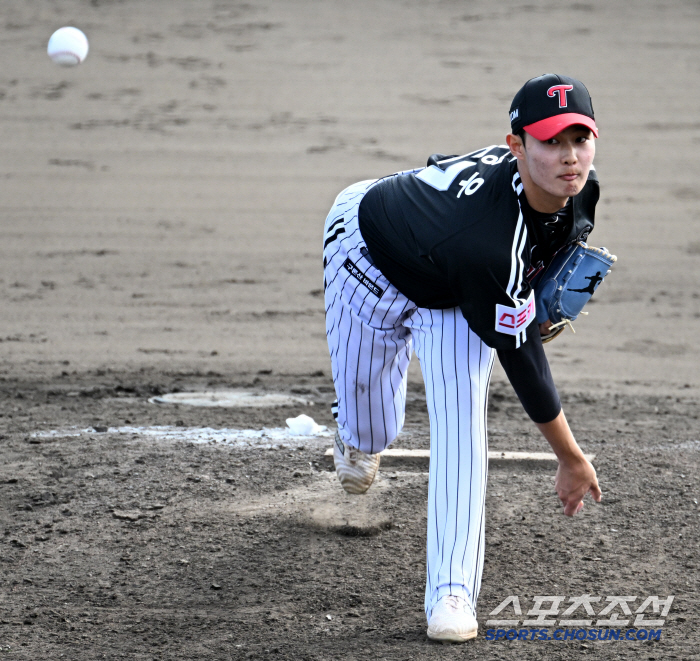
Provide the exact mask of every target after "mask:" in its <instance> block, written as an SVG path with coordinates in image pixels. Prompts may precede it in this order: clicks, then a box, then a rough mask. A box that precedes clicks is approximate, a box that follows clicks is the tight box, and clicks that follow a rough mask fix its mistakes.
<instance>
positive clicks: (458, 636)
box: [428, 594, 479, 643]
mask: <svg viewBox="0 0 700 661" xmlns="http://www.w3.org/2000/svg"><path fill="white" fill-rule="evenodd" d="M478 629H479V624H478V623H477V621H476V618H475V617H474V616H473V615H472V612H471V609H470V608H469V604H467V602H466V600H465V599H462V597H457V596H455V595H451V594H450V595H447V596H445V597H442V599H440V601H438V602H437V604H435V607H434V608H433V612H432V613H431V614H430V620H429V621H428V638H430V640H437V641H438V642H441V643H463V642H464V641H466V640H469V639H470V638H476V632H477V630H478Z"/></svg>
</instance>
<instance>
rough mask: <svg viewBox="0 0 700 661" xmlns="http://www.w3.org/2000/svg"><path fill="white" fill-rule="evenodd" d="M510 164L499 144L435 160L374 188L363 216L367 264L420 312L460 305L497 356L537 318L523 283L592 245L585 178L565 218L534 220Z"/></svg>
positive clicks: (590, 190) (594, 187)
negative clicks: (581, 245) (572, 248)
mask: <svg viewBox="0 0 700 661" xmlns="http://www.w3.org/2000/svg"><path fill="white" fill-rule="evenodd" d="M515 161H516V159H515V158H513V157H511V154H510V151H509V149H508V147H507V146H505V145H500V146H498V145H493V146H491V147H487V148H486V149H481V150H479V151H475V152H472V153H470V154H466V155H464V156H455V157H452V158H443V159H442V160H439V155H436V156H434V157H431V159H430V160H429V161H428V166H427V167H425V168H421V169H418V170H412V171H409V172H403V173H397V174H395V175H391V176H389V177H386V178H384V179H381V180H379V181H378V182H377V184H376V185H374V187H373V188H371V189H370V190H369V191H368V192H367V194H366V195H365V197H364V199H363V201H362V203H361V205H360V212H359V222H360V231H361V232H362V236H363V238H364V240H365V242H366V244H367V247H368V249H369V253H370V255H371V256H372V258H373V259H374V261H375V262H376V265H377V267H378V268H379V269H380V270H381V271H382V273H383V274H384V275H385V276H386V277H387V278H388V280H389V281H390V282H391V283H392V284H393V285H394V286H395V287H396V288H397V289H398V290H399V291H400V292H401V293H402V294H404V295H405V296H406V297H407V298H409V299H410V300H412V301H413V302H414V303H416V305H418V306H419V307H424V308H451V307H457V306H459V307H460V308H461V310H462V313H463V314H464V317H465V318H466V320H467V322H468V323H469V326H470V327H471V328H472V329H473V330H474V332H476V333H477V335H479V337H480V338H481V339H482V340H483V341H484V342H485V343H486V344H487V345H488V346H490V347H493V348H495V349H500V350H507V349H517V348H518V347H520V346H521V345H522V344H523V343H524V342H525V341H526V340H527V337H528V333H527V332H526V331H527V329H528V327H529V326H530V325H531V323H532V322H533V321H534V319H535V315H534V294H533V292H532V289H531V287H530V284H529V278H531V277H532V276H534V275H535V274H536V272H537V271H538V270H539V269H540V268H541V267H542V266H544V265H545V262H546V261H547V260H549V259H551V255H552V254H553V253H554V252H555V251H556V250H557V249H558V248H561V247H562V246H563V245H566V244H568V243H571V242H572V241H575V240H582V239H585V238H586V237H587V236H588V234H589V232H590V231H591V230H592V228H593V223H594V215H595V204H596V202H597V201H598V196H599V191H598V180H597V177H596V175H595V172H594V171H593V170H591V172H590V174H589V176H588V181H587V182H586V184H585V186H584V188H583V190H582V191H581V192H580V193H579V194H578V195H577V196H576V197H574V198H572V200H571V204H570V205H569V206H568V207H567V208H566V209H564V210H562V212H561V214H554V215H548V216H546V217H545V218H542V217H539V218H538V217H537V214H533V213H532V211H531V210H530V207H529V206H528V205H527V200H526V198H525V194H524V192H523V185H522V182H521V181H520V175H519V174H518V170H517V164H516V162H515ZM540 216H543V214H540ZM547 223H550V226H547ZM533 261H534V263H533Z"/></svg>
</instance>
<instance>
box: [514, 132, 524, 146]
mask: <svg viewBox="0 0 700 661" xmlns="http://www.w3.org/2000/svg"><path fill="white" fill-rule="evenodd" d="M525 133H526V131H525V129H518V130H517V131H516V132H515V135H517V136H518V137H519V138H520V139H521V140H522V141H523V147H524V146H525Z"/></svg>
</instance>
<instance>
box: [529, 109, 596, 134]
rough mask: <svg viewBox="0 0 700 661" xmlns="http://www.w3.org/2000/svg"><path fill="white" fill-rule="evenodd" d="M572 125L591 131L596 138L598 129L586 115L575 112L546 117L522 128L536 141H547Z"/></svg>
mask: <svg viewBox="0 0 700 661" xmlns="http://www.w3.org/2000/svg"><path fill="white" fill-rule="evenodd" d="M574 124H581V125H583V126H585V127H586V128H589V129H590V130H591V131H593V135H594V136H595V137H596V138H597V137H598V127H597V126H596V125H595V121H594V120H593V119H591V118H590V117H586V115H579V114H578V113H575V112H567V113H564V114H562V115H554V116H553V117H547V119H542V120H540V121H539V122H535V123H534V124H530V125H528V126H524V127H523V128H524V129H525V131H527V132H528V133H529V134H530V135H531V136H532V137H533V138H537V139H538V140H549V139H550V138H553V137H554V136H555V135H556V134H557V133H561V131H563V130H564V129H566V128H568V127H569V126H573V125H574Z"/></svg>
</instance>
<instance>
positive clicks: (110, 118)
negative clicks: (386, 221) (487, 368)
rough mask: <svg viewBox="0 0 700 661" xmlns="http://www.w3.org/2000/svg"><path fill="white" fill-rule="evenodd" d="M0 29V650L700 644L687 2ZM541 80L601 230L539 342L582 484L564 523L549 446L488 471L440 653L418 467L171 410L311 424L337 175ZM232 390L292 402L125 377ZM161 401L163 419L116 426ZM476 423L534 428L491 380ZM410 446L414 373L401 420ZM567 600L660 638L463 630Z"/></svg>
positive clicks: (69, 655)
mask: <svg viewBox="0 0 700 661" xmlns="http://www.w3.org/2000/svg"><path fill="white" fill-rule="evenodd" d="M61 25H75V26H76V27H79V28H81V29H82V30H83V31H84V32H85V33H86V34H87V36H88V38H89V39H90V44H91V50H90V54H89V56H88V59H87V61H86V62H85V63H84V64H83V65H81V66H80V67H77V68H74V69H60V68H57V67H56V66H55V65H53V64H52V63H51V62H50V60H49V59H48V57H47V56H46V53H45V48H46V41H47V40H48V37H49V36H50V34H51V33H52V32H53V31H54V30H55V29H56V28H58V27H60V26H61ZM0 26H2V27H0V52H1V53H2V54H3V56H4V57H3V61H4V62H5V66H4V67H3V71H2V73H1V74H0V131H1V135H2V142H3V153H4V159H3V161H2V165H1V166H0V182H2V199H1V201H0V207H1V209H2V221H1V222H2V227H3V242H2V245H1V246H0V251H1V256H2V266H1V267H0V297H1V298H2V302H3V308H4V315H3V329H2V331H1V332H0V364H1V365H2V370H3V376H2V381H0V435H1V436H0V656H2V655H3V654H5V655H7V657H8V658H17V659H31V660H37V659H49V660H53V659H59V658H65V659H76V660H82V659H85V660H88V659H99V658H106V659H112V658H114V659H118V658H134V659H160V658H163V659H245V658H268V657H269V658H279V659H336V658H338V659H340V658H348V659H354V658H357V659H370V658H372V659H373V658H386V659H407V658H418V659H429V658H448V657H452V656H455V655H459V656H463V657H464V658H494V659H499V658H500V659H509V660H511V659H512V660H515V659H522V658H528V659H529V658H532V659H571V658H577V657H578V656H581V655H590V656H594V657H595V658H604V659H608V658H609V659H618V658H622V659H627V658H629V659H633V658H634V659H637V658H642V659H658V660H660V659H670V658H678V659H695V658H700V653H699V652H698V645H699V644H700V636H699V635H698V628H699V625H698V597H699V595H698V584H699V583H698V551H697V549H698V524H699V512H700V510H699V509H698V498H699V497H700V493H699V492H700V489H699V488H698V479H697V475H698V467H699V463H700V462H699V456H698V452H699V451H700V440H699V437H698V419H697V416H698V396H699V382H698V378H697V370H698V348H697V341H696V338H697V336H698V326H699V320H700V264H699V260H700V236H699V233H698V229H697V218H698V211H697V206H698V200H699V199H700V193H698V190H697V183H696V182H697V178H698V160H697V148H698V145H699V144H700V122H699V121H698V112H697V108H698V107H699V106H700V103H699V101H700V99H699V96H700V84H699V83H700V80H699V77H700V76H699V72H700V64H699V63H698V62H699V61H698V57H697V56H698V51H699V50H700V5H699V4H698V3H697V2H691V1H690V0H688V1H683V0H670V1H666V2H656V3H653V2H639V3H635V4H634V5H628V4H626V3H610V2H608V3H606V2H602V1H599V0H594V1H591V2H576V3H571V2H561V3H557V2H542V1H533V2H529V3H527V4H521V3H519V2H511V1H509V0H508V1H504V2H499V3H494V2H486V1H481V2H469V3H465V2H457V1H435V2H414V1H405V2H398V1H394V0H390V1H388V2H382V3H379V2H369V1H367V0H360V1H358V2H352V3H343V2H339V1H336V0H329V1H325V2H323V3H318V2H313V1H312V0H298V1H295V0H291V1H289V2H281V1H279V2H250V3H246V4H243V3H236V2H226V1H224V0H217V1H211V2H197V3H194V2H186V1H184V0H169V2H167V3H165V2H163V3H155V2H137V1H135V0H123V1H119V0H112V1H110V0H92V1H91V2H87V1H84V2H78V1H67V0H66V1H62V2H60V3H59V2H46V1H44V0H22V1H19V0H8V1H7V2H4V3H3V7H2V18H1V19H0ZM545 71H557V72H561V73H566V74H568V75H572V76H575V77H577V78H580V79H582V80H583V81H585V82H586V84H587V86H588V87H589V89H590V91H591V94H592V97H593V102H594V107H595V111H596V118H597V121H598V125H599V127H600V129H601V133H600V139H599V140H598V145H597V156H596V161H595V162H596V167H597V170H598V174H599V177H600V180H601V184H602V197H601V202H600V204H599V207H598V216H597V225H596V230H595V232H594V233H593V234H592V235H591V239H590V242H591V243H592V244H593V245H606V246H607V247H608V248H609V249H610V250H611V251H612V252H614V253H616V254H617V255H618V257H619V261H618V264H617V265H616V267H615V270H614V272H613V274H612V276H611V277H610V278H609V279H607V280H606V282H605V283H604V285H603V286H602V288H601V290H600V292H599V294H598V295H597V297H596V299H594V304H593V305H591V306H590V313H591V314H590V316H589V317H587V318H585V319H583V320H581V321H580V323H578V324H576V328H577V334H576V335H573V334H571V333H566V334H565V335H564V336H562V337H560V338H559V339H557V340H556V342H554V343H552V344H550V345H548V347H547V351H548V355H549V358H550V361H551V364H552V370H553V372H554V375H555V380H556V382H557V384H558V386H559V389H560V392H561V395H562V399H563V402H564V407H565V410H566V412H567V415H568V417H569V419H570V422H571V424H572V427H573V429H574V433H575V434H576V436H577V438H578V440H579V442H580V444H581V446H582V447H583V448H584V450H585V451H586V452H591V453H594V454H596V460H595V462H594V464H595V466H596V469H597V470H598V475H599V479H600V482H601V487H602V489H603V493H604V500H603V502H602V503H601V504H600V505H596V504H594V503H592V502H590V501H589V502H587V505H586V509H585V510H584V512H583V513H582V514H580V515H578V516H577V517H575V518H573V519H569V518H566V517H564V516H563V515H562V514H561V511H560V507H559V504H558V501H557V499H556V496H555V494H554V492H553V471H552V470H551V469H550V468H544V469H537V468H532V467H527V468H524V467H520V468H519V467H513V468H504V467H501V466H499V467H498V468H493V469H492V470H491V472H490V474H489V487H488V495H487V531H486V543H487V549H486V567H485V572H484V580H483V587H482V592H481V596H480V600H479V620H480V625H481V630H480V635H479V637H478V638H477V639H476V640H475V641H472V642H471V643H468V644H466V645H464V646H461V647H458V648H454V647H442V646H439V645H434V644H431V643H429V641H428V640H427V638H426V636H425V617H424V614H423V611H422V603H423V589H424V578H425V576H424V572H425V568H424V560H425V558H424V557H425V515H424V512H425V502H426V497H427V475H426V474H425V472H424V469H421V468H420V467H411V468H410V469H407V470H399V469H397V468H394V467H390V468H386V469H385V470H382V471H381V472H380V476H379V479H378V481H377V483H376V484H375V485H374V486H373V487H372V489H371V490H370V491H369V492H368V494H367V495H366V496H362V497H351V496H347V495H345V494H344V493H343V492H342V491H341V490H340V488H339V487H338V486H337V484H336V482H335V478H334V474H333V473H332V472H331V471H330V470H329V467H328V466H327V465H326V464H325V463H324V461H323V459H322V454H323V449H324V448H325V447H326V445H327V444H328V439H315V440H314V439H307V440H304V441H303V442H302V441H298V442H297V441H294V442H287V443H284V444H283V446H284V447H283V446H280V444H277V446H276V447H272V448H265V447H262V445H258V446H256V445H222V444H195V443H192V442H189V441H188V440H187V439H186V438H185V436H186V434H185V433H184V432H186V431H187V430H190V431H191V430H197V429H199V428H202V427H211V428H228V429H256V430H259V429H262V428H271V427H283V426H284V420H285V418H287V417H290V416H293V415H298V414H299V413H307V414H308V415H311V416H312V417H314V419H315V420H316V421H317V422H319V423H321V424H325V425H328V426H332V418H331V416H330V410H329V404H330V401H331V400H332V398H333V395H332V383H331V380H330V370H329V362H328V358H327V356H326V347H325V329H324V324H323V302H322V296H321V286H322V276H321V267H320V248H321V245H320V244H321V238H320V234H321V226H322V223H323V219H324V217H325V214H326V212H327V210H328V208H329V207H330V205H331V203H332V201H333V198H334V197H335V195H336V194H337V193H338V192H339V191H340V190H341V189H342V188H343V187H345V186H346V185H348V184H350V183H353V182H355V181H358V180H361V179H368V178H375V177H379V176H382V175H385V174H389V173H391V172H393V171H397V170H401V169H406V168H410V167H416V166H418V165H421V164H422V163H424V162H425V160H426V158H427V156H428V155H430V154H431V153H433V152H442V153H464V152H466V151H469V150H471V149H474V148H477V147H482V146H485V145H488V144H497V143H500V142H503V138H504V135H505V133H506V131H507V129H508V118H507V109H508V105H509V103H510V100H511V98H512V96H513V94H514V92H515V91H516V90H517V89H518V87H520V85H521V84H522V83H523V82H524V81H525V80H526V79H528V78H530V77H532V76H535V75H539V74H541V73H544V72H545ZM414 362H416V363H417V361H414ZM231 387H242V388H249V389H252V390H256V391H260V392H293V393H295V394H300V395H303V396H305V397H307V398H308V400H309V401H310V402H312V403H311V404H309V406H307V407H293V408H278V409H240V410H231V409H228V410H224V409H199V408H193V407H185V406H180V407H177V408H176V407H168V406H157V405H155V404H151V403H149V402H148V399H149V398H150V397H151V396H152V395H154V394H159V393H164V392H173V391H178V390H179V391H182V390H203V389H205V388H231ZM156 425H169V426H172V427H173V428H174V429H175V430H182V431H183V439H182V440H168V441H165V440H157V439H154V437H152V436H148V435H147V434H145V433H140V432H139V431H138V430H139V429H144V428H151V427H153V426H156ZM126 426H133V427H135V428H137V430H136V431H134V432H133V433H131V434H124V433H117V432H116V431H113V430H114V429H116V428H118V427H126ZM489 426H490V449H492V450H493V449H496V450H537V451H542V450H546V449H547V448H546V446H545V444H544V441H542V440H541V439H540V438H539V437H538V436H537V432H536V430H535V428H534V427H533V426H532V424H531V423H530V422H529V421H528V420H527V419H526V416H525V414H524V413H523V412H522V409H521V407H520V405H519V404H518V403H517V401H516V400H515V399H514V396H513V394H512V390H511V389H510V386H509V385H508V384H507V383H506V382H505V380H504V377H503V375H502V373H500V372H498V373H496V374H495V376H494V382H493V387H492V396H491V406H490V409H489ZM73 428H77V429H82V430H86V431H84V432H83V433H81V434H80V435H76V436H53V437H52V436H47V435H46V432H50V431H52V430H67V429H73ZM105 429H106V431H104V430H105ZM110 429H111V430H112V431H110ZM87 430H92V431H87ZM41 432H43V433H44V435H43V436H42V435H39V436H36V435H35V434H36V433H41ZM190 437H191V434H190ZM188 438H189V437H188ZM190 440H191V439H190ZM427 446H428V421H427V411H426V408H425V403H424V399H423V388H422V383H421V378H420V372H419V369H418V368H417V365H415V366H412V371H411V375H410V384H409V404H408V414H407V425H406V432H405V433H404V434H402V436H401V437H400V438H399V439H398V441H397V443H396V447H414V448H417V447H422V448H425V447H427ZM581 594H591V595H596V596H601V597H602V599H603V600H604V599H605V597H606V596H607V595H638V596H639V597H640V598H642V597H646V596H647V595H659V596H660V597H662V598H663V597H665V596H667V595H675V601H674V603H673V606H672V608H671V611H670V613H669V615H668V618H667V619H666V623H665V625H664V628H663V635H662V638H661V640H660V641H658V642H653V643H648V642H645V643H642V642H629V641H624V642H616V643H615V642H605V643H604V642H592V641H587V642H585V643H582V642H581V641H577V642H567V643H558V642H541V641H532V642H517V641H513V642H502V641H501V642H498V643H495V642H489V641H487V640H485V638H484V631H485V630H486V628H487V627H486V626H485V621H486V620H487V619H488V614H489V613H490V612H491V611H492V610H493V609H494V608H496V606H497V605H498V604H499V603H501V602H502V601H503V599H505V598H506V597H507V596H509V595H520V597H521V599H522V600H523V603H528V604H531V603H532V597H533V596H534V595H566V596H567V597H571V596H578V595H581Z"/></svg>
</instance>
